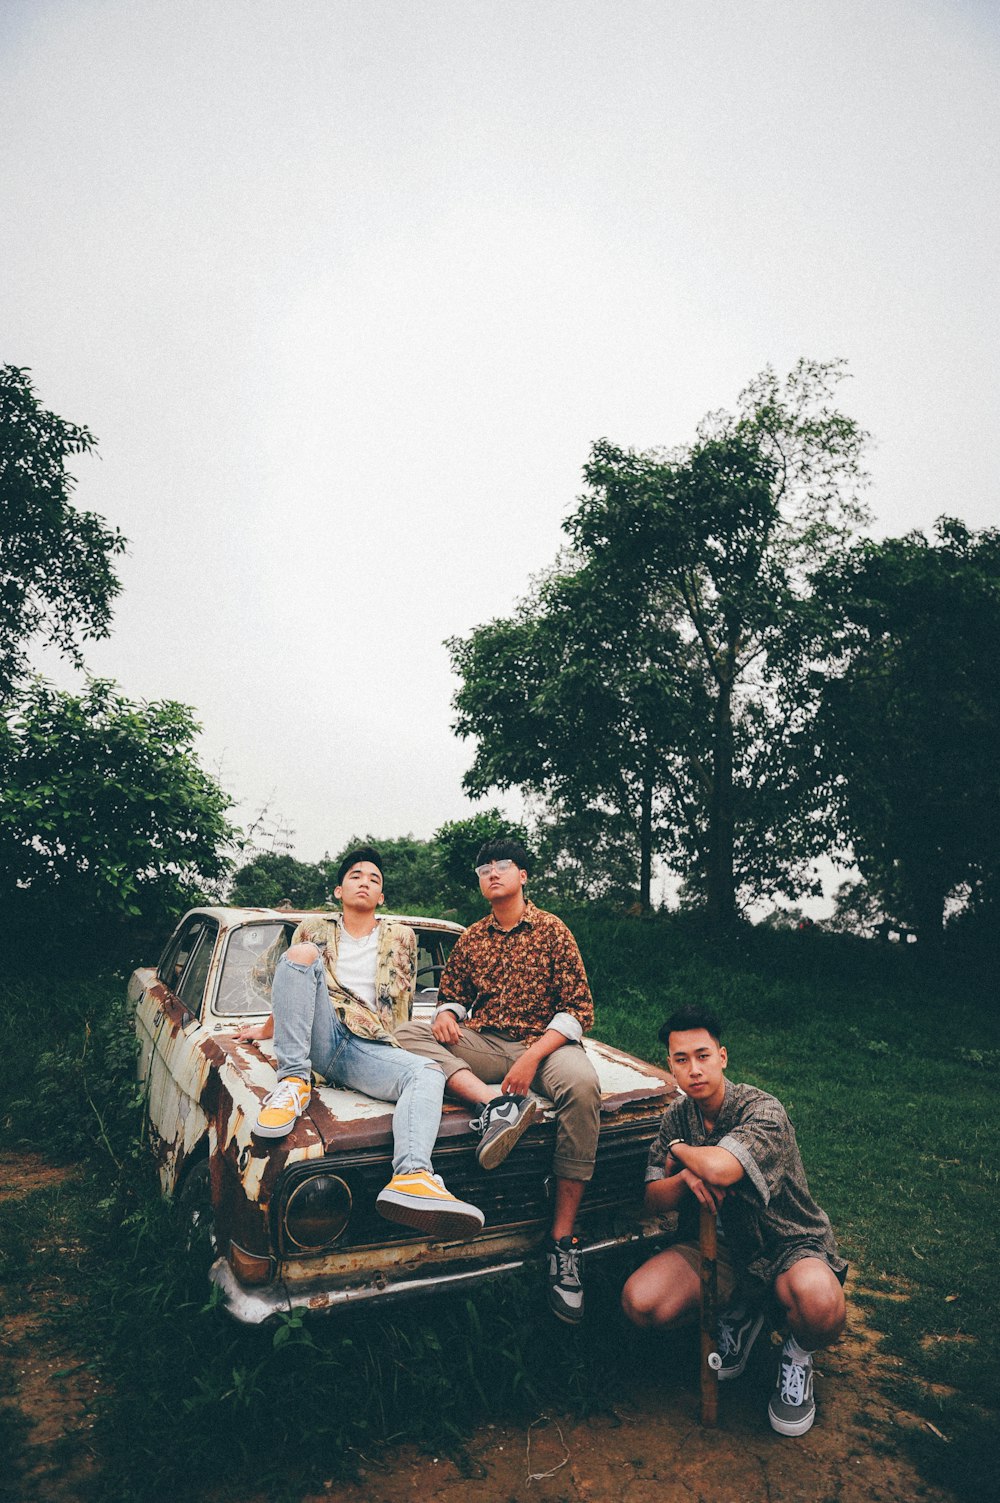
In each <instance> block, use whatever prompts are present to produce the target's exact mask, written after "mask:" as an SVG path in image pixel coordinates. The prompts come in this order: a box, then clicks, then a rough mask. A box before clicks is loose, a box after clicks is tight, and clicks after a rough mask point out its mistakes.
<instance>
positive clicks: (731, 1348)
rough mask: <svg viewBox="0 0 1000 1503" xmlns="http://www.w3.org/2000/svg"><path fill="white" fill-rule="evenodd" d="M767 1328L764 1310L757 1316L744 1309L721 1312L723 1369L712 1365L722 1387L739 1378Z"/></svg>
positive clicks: (717, 1340) (718, 1337)
mask: <svg viewBox="0 0 1000 1503" xmlns="http://www.w3.org/2000/svg"><path fill="white" fill-rule="evenodd" d="M763 1324H764V1312H763V1310H759V1311H758V1312H757V1313H756V1314H754V1312H753V1311H752V1310H746V1309H744V1308H743V1306H742V1305H730V1306H729V1308H728V1310H723V1311H722V1312H721V1314H720V1315H719V1324H718V1327H717V1329H716V1333H715V1343H716V1350H717V1352H718V1354H719V1365H718V1367H715V1363H714V1362H713V1363H712V1366H713V1367H715V1371H716V1376H717V1377H718V1379H719V1382H720V1383H725V1381H726V1379H727V1378H738V1377H739V1375H740V1373H741V1372H742V1371H743V1369H744V1368H745V1367H746V1365H747V1358H748V1357H749V1356H750V1350H751V1348H752V1346H753V1344H754V1342H755V1341H756V1340H757V1337H758V1336H759V1335H760V1330H761V1326H762V1325H763Z"/></svg>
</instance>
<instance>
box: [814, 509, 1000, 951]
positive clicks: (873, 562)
mask: <svg viewBox="0 0 1000 1503" xmlns="http://www.w3.org/2000/svg"><path fill="white" fill-rule="evenodd" d="M935 533H936V541H934V542H928V540H927V538H926V537H925V536H924V535H923V534H922V533H919V532H914V533H911V534H909V535H908V536H907V537H904V538H890V539H887V540H885V541H884V542H881V543H875V542H870V541H869V542H863V543H860V544H858V545H857V546H856V547H855V548H854V549H852V550H851V552H850V553H848V554H847V555H846V556H845V557H844V558H842V559H840V560H839V561H838V562H837V563H836V564H830V565H828V566H827V567H826V569H825V570H824V571H823V573H822V574H821V576H820V577H819V588H820V590H821V592H822V593H823V595H824V596H825V597H826V598H828V599H829V600H831V601H833V602H835V603H836V608H837V611H838V614H839V616H840V621H841V624H840V627H839V629H838V632H837V636H836V639H835V642H834V643H833V651H832V662H831V670H830V673H829V675H828V676H827V678H826V680H825V682H824V685H823V708H822V713H821V716H820V719H819V722H818V727H817V735H818V741H819V744H820V745H821V747H822V751H823V759H824V765H825V769H826V776H827V778H828V780H829V783H830V790H831V797H832V799H833V801H834V804H835V807H836V809H837V813H838V816H839V821H840V825H839V828H840V834H841V838H842V839H843V840H844V841H845V842H847V841H850V842H851V844H852V846H853V850H854V854H855V858H856V860H857V862H858V866H859V867H860V869H861V871H862V873H863V875H864V877H865V879H866V881H867V883H868V886H869V888H870V889H871V890H872V891H873V892H874V894H875V895H876V896H877V898H878V899H879V900H880V902H881V904H882V906H883V908H884V910H885V912H886V913H887V914H888V915H889V916H890V917H891V918H893V919H895V920H897V921H899V922H902V923H903V924H905V925H908V926H910V927H912V928H914V929H916V930H917V932H918V933H919V935H920V937H921V939H922V940H923V941H925V942H929V941H937V940H939V939H940V938H941V930H942V922H943V916H944V910H945V903H946V901H947V900H948V899H949V897H950V896H953V897H954V896H959V897H960V898H961V899H962V900H963V902H964V903H965V904H966V905H968V906H969V907H971V908H972V909H976V908H977V906H982V907H986V906H987V905H988V904H989V903H990V902H992V901H993V900H994V898H995V896H996V895H997V892H998V884H1000V866H998V852H1000V759H998V757H997V747H998V745H1000V532H997V531H995V530H988V531H984V532H981V533H972V532H969V531H968V529H967V528H965V527H964V526H963V525H962V523H960V522H957V521H955V520H954V519H950V518H941V519H940V520H939V521H938V523H937V524H936V528H935Z"/></svg>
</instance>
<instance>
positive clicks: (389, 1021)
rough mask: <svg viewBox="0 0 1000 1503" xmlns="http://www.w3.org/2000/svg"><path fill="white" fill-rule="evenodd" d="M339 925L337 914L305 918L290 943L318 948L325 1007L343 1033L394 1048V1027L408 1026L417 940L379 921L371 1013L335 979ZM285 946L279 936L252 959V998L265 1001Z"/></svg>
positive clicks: (388, 922)
mask: <svg viewBox="0 0 1000 1503" xmlns="http://www.w3.org/2000/svg"><path fill="white" fill-rule="evenodd" d="M340 924H341V918H340V915H339V914H325V913H317V914H316V915H315V916H313V915H310V917H309V918H305V919H303V920H302V922H301V923H300V924H299V926H298V928H297V929H296V930H295V933H294V934H293V935H292V938H291V941H290V944H291V945H297V944H301V943H302V942H303V941H310V942H311V943H312V944H314V945H316V946H317V947H318V949H319V951H320V954H321V955H322V957H323V970H324V972H325V973H326V985H327V989H328V991H329V993H330V1002H331V1004H332V1006H333V1007H334V1009H335V1011H336V1013H337V1016H338V1017H339V1018H340V1020H341V1022H342V1023H343V1024H344V1027H345V1028H347V1029H348V1030H349V1031H350V1032H351V1033H353V1034H354V1035H355V1036H356V1037H357V1038H362V1039H376V1040H378V1041H380V1042H382V1043H386V1044H395V1043H396V1040H395V1039H394V1038H393V1032H394V1031H395V1029H396V1027H397V1026H398V1024H400V1023H406V1022H408V1021H409V1019H410V1014H411V1013H412V1011H413V994H414V992H415V990H416V984H417V936H416V935H415V934H414V932H413V930H412V929H411V928H410V927H409V926H408V925H407V924H400V923H397V922H396V921H395V920H394V919H379V921H378V957H377V959H376V962H375V1007H374V1009H372V1008H371V1007H369V1006H368V1005H367V1004H366V1003H365V1002H363V1001H362V1000H361V998H360V997H358V996H356V995H355V994H354V992H352V991H348V989H347V988H346V987H345V986H342V985H341V984H340V982H339V981H338V980H337V947H338V944H339V942H340ZM289 947H290V946H286V944H285V936H284V934H281V935H279V937H278V938H277V939H276V940H275V942H274V944H273V945H271V946H270V948H269V949H267V950H265V951H264V953H263V955H261V956H260V957H259V959H258V960H257V962H256V964H255V965H254V967H253V973H252V980H253V986H254V989H255V990H256V991H257V992H258V994H260V995H265V996H268V997H269V996H270V992H271V983H272V981H273V980H274V972H275V969H276V967H277V964H278V961H279V960H280V959H281V957H282V955H283V954H284V952H285V949H286V948H289ZM397 1047H398V1045H397Z"/></svg>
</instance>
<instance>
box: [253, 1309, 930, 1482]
mask: <svg viewBox="0 0 1000 1503" xmlns="http://www.w3.org/2000/svg"><path fill="white" fill-rule="evenodd" d="M693 1342H694V1338H693V1337H692V1351H691V1353H690V1354H689V1355H690V1362H689V1364H688V1365H689V1368H690V1370H689V1372H687V1373H684V1374H682V1373H680V1372H678V1370H677V1369H678V1367H679V1366H680V1363H679V1361H678V1357H679V1356H682V1354H683V1347H682V1346H681V1345H680V1343H677V1344H675V1345H673V1346H672V1347H671V1348H670V1351H669V1353H668V1355H669V1358H670V1366H669V1369H668V1370H664V1368H663V1366H662V1365H661V1364H657V1363H655V1362H654V1363H652V1364H651V1365H650V1369H649V1370H648V1371H647V1372H645V1373H642V1374H638V1375H637V1381H636V1383H635V1386H634V1392H633V1393H632V1394H631V1395H630V1397H629V1399H628V1401H627V1402H623V1403H621V1404H620V1405H619V1406H618V1407H617V1408H616V1410H615V1413H614V1414H613V1415H609V1416H597V1417H594V1418H592V1419H589V1420H586V1421H583V1422H575V1421H572V1420H569V1421H568V1420H566V1419H565V1418H564V1417H561V1416H559V1415H555V1414H553V1415H549V1416H547V1417H542V1416H540V1417H539V1419H538V1420H537V1421H535V1423H534V1425H533V1426H532V1427H531V1428H530V1430H529V1431H526V1430H525V1429H523V1428H521V1429H514V1428H511V1427H507V1426H499V1425H498V1426H495V1427H494V1426H492V1425H491V1426H487V1427H485V1428H483V1429H482V1430H480V1431H478V1432H477V1433H476V1435H475V1436H474V1438H473V1440H472V1442H471V1443H470V1446H469V1451H468V1457H467V1460H466V1464H465V1465H464V1466H463V1467H462V1468H461V1469H460V1468H459V1467H458V1466H457V1465H456V1464H455V1462H454V1461H452V1460H449V1459H448V1458H446V1457H437V1458H435V1457H428V1456H424V1455H421V1454H420V1453H419V1452H417V1451H415V1450H414V1449H413V1448H412V1447H404V1448H403V1449H401V1450H400V1451H398V1452H397V1453H396V1454H395V1455H394V1457H392V1458H391V1462H392V1464H391V1467H389V1466H385V1465H384V1463H380V1464H378V1465H377V1466H369V1467H367V1468H366V1469H365V1474H364V1475H363V1476H362V1478H361V1479H360V1481H359V1482H358V1483H356V1484H352V1485H350V1486H343V1485H341V1486H331V1487H330V1488H329V1489H328V1490H327V1491H325V1492H321V1493H315V1494H310V1495H309V1503H321V1500H322V1503H413V1500H416V1499H419V1500H420V1503H672V1500H674V1499H677V1500H685V1503H756V1500H758V1499H761V1500H767V1503H807V1500H808V1503H917V1500H920V1503H951V1499H952V1495H951V1494H950V1493H946V1492H942V1491H940V1490H939V1489H936V1488H933V1487H930V1486H928V1485H927V1484H926V1483H924V1482H922V1481H921V1479H920V1477H919V1475H918V1474H917V1472H916V1471H915V1470H914V1469H913V1468H912V1467H911V1466H910V1464H909V1462H908V1461H907V1460H906V1459H905V1457H904V1456H903V1455H902V1454H900V1452H899V1440H900V1430H901V1428H902V1427H903V1426H906V1425H913V1424H917V1423H919V1421H918V1420H916V1419H915V1417H914V1416H912V1415H908V1414H905V1413H901V1412H899V1411H894V1410H893V1409H892V1408H891V1407H890V1406H889V1404H888V1403H887V1401H886V1400H885V1399H884V1398H883V1397H882V1395H881V1393H880V1392H879V1389H878V1387H877V1381H876V1379H877V1374H878V1371H879V1370H880V1369H883V1370H884V1368H885V1367H886V1366H888V1365H891V1364H889V1363H888V1362H887V1359H885V1358H883V1357H881V1356H880V1355H879V1354H878V1352H877V1349H876V1345H875V1342H874V1340H873V1338H872V1335H871V1333H870V1332H869V1330H868V1329H867V1327H866V1326H865V1325H864V1324H863V1321H862V1319H861V1316H860V1313H859V1311H858V1309H857V1306H852V1307H851V1317H850V1322H849V1326H848V1330H847V1332H846V1333H845V1335H844V1337H843V1339H842V1341H841V1342H840V1344H839V1346H838V1347H837V1349H836V1350H835V1351H831V1352H829V1353H826V1354H825V1355H824V1356H823V1357H822V1359H821V1360H819V1361H817V1374H818V1376H817V1385H816V1390H817V1396H818V1405H819V1417H818V1419H817V1422H816V1424H815V1426H814V1427H813V1429H812V1430H811V1431H810V1432H809V1434H808V1435H806V1436H803V1437H802V1438H801V1439H800V1440H788V1439H785V1438H783V1437H781V1436H778V1435H775V1433H774V1432H773V1431H772V1430H771V1428H770V1425H769V1424H768V1421H767V1415H766V1412H765V1411H766V1406H767V1400H768V1396H769V1392H770V1381H771V1378H772V1375H773V1372H774V1370H775V1361H776V1355H777V1354H776V1352H768V1351H766V1350H764V1351H760V1352H754V1354H753V1356H752V1358H751V1363H750V1366H749V1367H748V1369H747V1372H746V1373H745V1374H744V1376H743V1378H742V1379H740V1381H739V1382H737V1383H733V1384H727V1385H726V1386H725V1387H724V1388H723V1389H722V1390H721V1391H720V1396H719V1398H720V1402H719V1424H718V1427H717V1428H716V1429H714V1430H705V1429H702V1428H701V1426H700V1425H699V1423H698V1403H697V1392H696V1384H695V1381H694V1378H695V1373H694V1367H693V1361H694V1355H693ZM942 1443H943V1442H942ZM255 1503H257V1500H255Z"/></svg>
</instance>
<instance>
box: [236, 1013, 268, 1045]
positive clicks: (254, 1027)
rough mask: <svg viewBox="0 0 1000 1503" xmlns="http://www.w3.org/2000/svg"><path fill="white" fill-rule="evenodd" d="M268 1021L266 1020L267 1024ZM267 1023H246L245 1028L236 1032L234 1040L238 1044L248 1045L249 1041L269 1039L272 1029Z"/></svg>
mask: <svg viewBox="0 0 1000 1503" xmlns="http://www.w3.org/2000/svg"><path fill="white" fill-rule="evenodd" d="M269 1022H270V1019H269V1020H268V1023H269ZM268 1023H247V1024H246V1026H245V1027H243V1028H239V1029H237V1031H236V1039H237V1042H238V1043H240V1044H246V1043H249V1042H250V1040H251V1039H269V1038H270V1037H271V1033H272V1029H271V1028H270V1027H269V1026H268Z"/></svg>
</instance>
